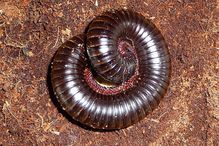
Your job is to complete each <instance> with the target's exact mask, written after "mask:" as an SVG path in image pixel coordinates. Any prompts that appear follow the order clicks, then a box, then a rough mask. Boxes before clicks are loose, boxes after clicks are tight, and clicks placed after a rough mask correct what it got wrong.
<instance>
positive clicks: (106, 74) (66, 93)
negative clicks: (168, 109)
mask: <svg viewBox="0 0 219 146" xmlns="http://www.w3.org/2000/svg"><path fill="white" fill-rule="evenodd" d="M85 35H86V36H87V39H85V36H82V35H81V36H76V37H73V38H72V39H70V40H68V41H67V42H66V43H64V44H63V45H62V46H61V47H60V48H59V49H58V51H57V53H56V55H55V57H54V60H53V64H52V72H51V76H52V85H53V89H54V92H55V94H56V96H57V98H58V100H59V102H60V104H61V105H62V107H63V108H64V110H66V111H67V112H68V113H69V115H71V116H72V118H73V119H75V120H77V121H79V122H81V123H83V124H85V125H87V126H90V127H92V128H96V129H121V128H125V127H128V126H130V125H132V124H134V123H136V122H138V121H140V120H141V119H143V118H144V117H145V116H146V115H147V114H148V113H149V112H150V111H152V110H153V109H154V108H155V107H156V106H157V105H158V104H159V102H160V100H161V98H162V97H163V96H164V94H165V92H166V90H167V87H168V84H169V79H170V58H169V53H168V49H167V46H166V43H165V41H164V39H163V36H162V35H161V33H160V31H159V30H158V29H157V28H156V27H155V25H154V24H152V23H151V22H150V21H149V20H147V19H145V18H144V17H143V16H142V15H140V14H138V13H135V12H132V11H128V10H120V11H111V12H106V13H104V14H102V15H101V16H98V17H96V18H95V19H94V20H93V21H92V22H91V24H90V25H89V26H88V29H87V32H86V34H85ZM126 41H127V42H128V43H127V44H126ZM124 42H125V45H124ZM118 45H120V48H119V47H118ZM85 46H86V47H87V48H85ZM121 46H122V47H121ZM124 46H125V48H123V47H124ZM118 49H120V52H119V51H118ZM133 49H134V51H133ZM123 51H128V52H125V55H124V56H123V55H121V52H122V53H123ZM133 52H134V54H135V55H133ZM86 54H87V55H88V58H86ZM88 64H91V65H92V66H91V67H89V66H88ZM86 68H90V69H91V68H92V69H94V70H95V72H96V73H97V74H98V75H99V76H101V77H102V78H104V79H106V80H107V81H110V82H112V83H115V84H123V82H125V81H127V80H128V79H129V78H130V77H131V76H132V75H133V74H135V72H136V70H137V71H138V77H137V81H135V82H133V83H134V85H133V86H132V87H131V88H129V89H127V90H125V91H121V92H119V93H116V94H112V95H104V94H101V93H99V92H97V91H95V90H93V88H91V87H90V86H89V84H87V82H86V80H85V77H84V70H85V69H86ZM104 88H106V90H107V88H111V87H104Z"/></svg>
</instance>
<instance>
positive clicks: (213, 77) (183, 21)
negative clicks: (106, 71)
mask: <svg viewBox="0 0 219 146" xmlns="http://www.w3.org/2000/svg"><path fill="white" fill-rule="evenodd" d="M217 3H219V2H217V1H216V0H208V1H204V0H196V1H195V0H174V1H171V0H117V1H116V0H111V1H109V0H66V1H64V2H63V1H62V0H33V1H31V0H0V145H1V144H2V145H37V144H38V145H149V144H150V145H182V144H184V145H215V146H217V145H219V90H218V88H219V21H218V20H217V19H218V17H219V13H218V10H219V6H218V5H217ZM113 8H130V9H133V10H134V11H138V12H139V13H141V14H143V15H144V16H145V17H147V18H149V19H151V20H152V21H153V22H154V23H155V24H156V25H157V27H158V28H159V29H160V30H161V32H162V33H163V35H164V37H165V39H166V41H167V43H168V46H169V50H170V53H171V58H172V79H171V83H170V88H169V90H168V92H167V94H166V96H165V97H164V99H163V100H162V102H161V104H160V106H159V107H158V108H157V109H156V110H155V111H154V112H153V113H151V114H150V115H148V116H147V118H145V119H144V120H143V121H141V122H140V123H138V124H136V125H134V126H132V127H130V128H127V129H124V130H119V131H113V132H97V131H92V130H88V129H86V128H82V127H80V126H79V125H78V124H76V123H74V122H73V123H72V122H70V121H69V120H68V119H67V118H66V116H64V115H63V114H61V113H60V110H58V109H59V108H58V107H57V105H56V102H55V101H54V100H53V97H52V94H51V92H50V90H49V89H50V84H48V83H49V81H48V79H47V73H48V68H49V64H50V61H51V59H52V57H53V55H54V53H55V51H56V50H57V48H58V46H59V45H60V44H62V43H63V42H64V41H65V40H67V39H69V38H70V37H72V36H73V35H76V34H78V33H81V32H83V31H84V28H85V26H87V24H88V23H89V22H90V21H91V20H92V19H93V18H94V17H95V16H96V15H98V14H100V13H101V12H103V11H106V10H110V9H113Z"/></svg>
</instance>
